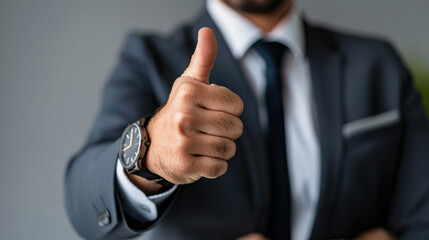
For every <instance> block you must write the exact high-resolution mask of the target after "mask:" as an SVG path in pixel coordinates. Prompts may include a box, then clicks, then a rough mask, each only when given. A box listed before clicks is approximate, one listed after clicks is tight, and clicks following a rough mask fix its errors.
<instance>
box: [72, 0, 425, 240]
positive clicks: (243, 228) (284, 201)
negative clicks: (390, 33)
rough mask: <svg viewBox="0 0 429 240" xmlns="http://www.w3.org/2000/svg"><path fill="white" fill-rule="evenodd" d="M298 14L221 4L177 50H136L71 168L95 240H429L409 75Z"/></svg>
mask: <svg viewBox="0 0 429 240" xmlns="http://www.w3.org/2000/svg"><path fill="white" fill-rule="evenodd" d="M295 11H296V10H295V9H294V7H293V1H292V0H260V1H256V0H223V1H220V0H208V1H207V11H204V12H203V13H202V15H201V16H200V17H199V18H198V19H196V20H195V21H194V22H193V23H191V24H190V25H187V26H184V27H182V28H180V29H178V30H177V31H175V32H174V33H173V34H172V35H171V36H169V37H159V36H153V35H139V34H133V35H131V36H130V37H129V39H128V40H127V42H126V45H125V47H124V50H123V51H122V54H121V59H120V62H119V66H118V67H117V69H116V71H115V72H114V73H113V76H112V77H111V79H110V80H109V82H108V84H107V86H106V89H105V93H104V99H103V105H102V109H101V112H100V114H99V116H98V118H97V121H96V123H95V126H94V127H93V129H92V132H91V134H90V137H89V140H88V143H87V144H86V147H85V148H84V149H83V150H82V151H81V152H80V153H79V154H77V155H76V156H75V157H74V158H73V159H72V160H71V161H70V163H69V165H68V168H67V174H66V178H65V189H66V190H65V204H66V209H67V212H68V215H69V217H70V219H71V222H72V224H73V226H74V228H75V229H76V230H77V232H78V233H79V234H80V235H81V236H82V237H85V238H103V239H104V238H112V239H117V238H126V237H131V236H135V235H138V234H143V236H144V237H146V238H147V239H236V238H240V237H242V238H241V239H266V238H271V239H336V238H354V237H356V236H358V235H360V234H362V233H365V232H367V231H370V232H369V233H367V234H364V235H363V237H364V238H365V237H369V238H372V239H382V238H385V237H387V238H390V237H391V236H390V234H392V235H394V236H396V237H398V238H399V239H428V237H429V175H428V174H427V173H426V172H427V169H429V159H428V156H429V126H428V121H427V118H426V115H425V112H424V110H423V107H422V104H421V101H420V98H419V96H418V94H417V92H416V90H415V89H414V87H413V85H412V81H411V79H410V76H409V74H408V72H407V70H406V69H405V68H404V66H403V64H402V63H401V61H400V60H399V58H398V56H397V55H396V53H395V51H394V50H392V48H391V47H390V46H389V45H388V44H387V43H385V42H383V41H378V40H371V39H367V38H361V37H353V36H349V35H346V34H341V33H336V32H333V31H330V30H327V29H324V28H320V27H315V26H312V25H311V24H308V23H306V22H305V21H303V20H302V19H301V18H299V16H298V15H297V13H296V12H295ZM205 27H209V28H205ZM211 29H212V30H211ZM197 33H199V34H198V44H197V42H196V39H197ZM195 46H196V47H195ZM194 49H195V52H194V53H193V51H194ZM192 54H193V56H192V59H191V55H192ZM189 59H191V60H190V63H189V66H188V67H186V66H187V64H188V62H189ZM184 69H186V70H185V71H184ZM178 76H180V77H178ZM160 106H161V107H160ZM136 121H137V122H136ZM133 123H134V124H133ZM127 126H128V127H127ZM379 228H384V229H386V231H384V230H383V231H379V230H376V231H371V229H379ZM387 232H389V233H387ZM361 236H362V235H361Z"/></svg>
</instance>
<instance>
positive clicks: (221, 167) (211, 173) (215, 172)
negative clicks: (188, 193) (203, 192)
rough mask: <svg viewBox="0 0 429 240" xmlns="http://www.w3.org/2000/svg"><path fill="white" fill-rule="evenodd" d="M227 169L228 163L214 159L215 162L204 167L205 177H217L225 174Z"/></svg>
mask: <svg viewBox="0 0 429 240" xmlns="http://www.w3.org/2000/svg"><path fill="white" fill-rule="evenodd" d="M227 169H228V164H227V163H226V162H225V161H222V160H219V161H216V164H214V165H213V166H210V167H209V168H207V169H206V174H205V175H206V177H207V178H217V177H219V176H222V175H223V174H225V172H226V170H227Z"/></svg>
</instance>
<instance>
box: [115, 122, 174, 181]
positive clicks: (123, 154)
mask: <svg viewBox="0 0 429 240" xmlns="http://www.w3.org/2000/svg"><path fill="white" fill-rule="evenodd" d="M149 119H150V116H149V117H144V118H142V119H140V120H138V121H137V122H135V123H133V124H130V125H129V126H127V128H125V130H124V132H123V133H122V137H121V143H120V144H121V145H120V147H119V160H120V162H121V164H122V166H123V167H124V168H125V169H126V170H127V171H128V172H129V173H131V174H135V175H138V176H140V177H143V178H145V179H147V180H149V181H151V182H156V183H159V184H161V185H162V186H164V187H168V186H172V185H173V184H172V183H170V182H168V181H166V180H165V179H163V178H162V177H160V176H158V175H156V174H154V173H152V172H150V171H149V169H147V167H146V164H145V161H146V155H147V152H148V150H149V147H150V139H149V135H148V132H147V130H146V126H147V124H148V122H149Z"/></svg>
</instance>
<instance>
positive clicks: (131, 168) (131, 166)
mask: <svg viewBox="0 0 429 240" xmlns="http://www.w3.org/2000/svg"><path fill="white" fill-rule="evenodd" d="M134 127H137V129H138V132H139V134H140V136H141V138H142V137H143V135H142V129H141V126H140V125H139V124H137V123H133V124H130V125H128V126H127V128H125V130H124V132H123V133H122V136H121V144H120V149H119V151H120V154H119V160H120V162H121V164H122V166H123V167H124V168H125V169H126V170H127V171H129V172H131V171H136V170H139V166H138V160H139V159H140V154H141V146H142V141H141V140H140V141H139V145H138V147H137V152H138V154H137V155H136V157H135V158H134V159H133V160H132V161H131V163H130V164H128V165H127V164H126V163H125V160H124V159H123V157H122V152H123V148H124V146H123V142H124V138H125V136H126V135H127V133H129V132H130V129H133V128H134ZM141 138H140V139H141ZM136 168H137V169H136Z"/></svg>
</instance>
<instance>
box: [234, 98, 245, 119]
mask: <svg viewBox="0 0 429 240" xmlns="http://www.w3.org/2000/svg"><path fill="white" fill-rule="evenodd" d="M234 107H235V109H234V112H235V113H236V114H237V116H240V115H241V114H242V113H243V109H244V102H243V100H242V99H241V98H240V97H239V96H237V100H236V101H235V103H234Z"/></svg>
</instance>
